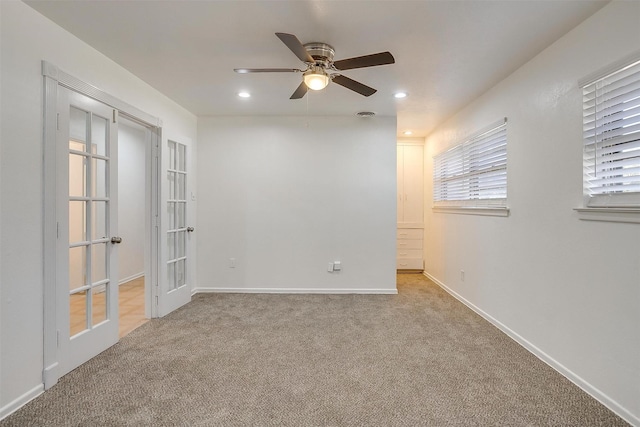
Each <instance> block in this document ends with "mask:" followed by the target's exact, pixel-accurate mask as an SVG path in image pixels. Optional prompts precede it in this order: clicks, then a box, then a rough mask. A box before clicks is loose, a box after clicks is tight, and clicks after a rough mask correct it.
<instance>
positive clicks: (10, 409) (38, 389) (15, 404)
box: [0, 384, 44, 420]
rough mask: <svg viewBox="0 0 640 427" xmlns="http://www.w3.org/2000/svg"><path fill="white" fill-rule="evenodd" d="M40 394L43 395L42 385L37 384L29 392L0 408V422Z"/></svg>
mask: <svg viewBox="0 0 640 427" xmlns="http://www.w3.org/2000/svg"><path fill="white" fill-rule="evenodd" d="M42 393H44V384H38V385H37V386H35V387H34V388H32V389H31V390H29V391H27V392H26V393H24V394H23V395H22V396H19V397H18V398H16V399H15V400H13V401H12V402H9V403H7V404H6V405H4V406H3V407H2V409H0V420H3V419H4V418H6V417H8V416H9V415H11V414H13V413H14V412H16V411H17V410H18V409H20V408H22V407H23V406H24V405H26V404H27V403H29V402H31V401H32V400H33V399H35V398H36V397H38V396H40V395H41V394H42Z"/></svg>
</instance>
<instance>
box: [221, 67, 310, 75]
mask: <svg viewBox="0 0 640 427" xmlns="http://www.w3.org/2000/svg"><path fill="white" fill-rule="evenodd" d="M233 71H235V72H236V73H238V74H247V73H301V72H302V70H298V69H297V68H234V69H233Z"/></svg>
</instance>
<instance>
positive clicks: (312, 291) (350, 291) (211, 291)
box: [191, 287, 398, 295]
mask: <svg viewBox="0 0 640 427" xmlns="http://www.w3.org/2000/svg"><path fill="white" fill-rule="evenodd" d="M216 293H221V294H373V295H378V294H379V295H397V294H398V290H397V289H354V288H347V289H345V288H330V289H319V288H220V287H211V288H203V287H197V288H194V289H193V290H192V291H191V295H195V294H216Z"/></svg>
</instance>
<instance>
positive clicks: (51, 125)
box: [42, 61, 162, 389]
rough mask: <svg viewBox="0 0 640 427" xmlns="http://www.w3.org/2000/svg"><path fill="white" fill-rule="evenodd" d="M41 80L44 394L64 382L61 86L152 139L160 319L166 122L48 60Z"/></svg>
mask: <svg viewBox="0 0 640 427" xmlns="http://www.w3.org/2000/svg"><path fill="white" fill-rule="evenodd" d="M42 76H43V79H44V117H43V123H44V131H43V140H44V147H43V150H44V151H43V154H44V176H43V189H44V193H43V200H44V213H43V214H44V218H43V221H44V230H43V231H44V241H43V252H44V253H43V255H44V269H43V274H44V278H43V279H44V280H43V283H44V289H43V296H44V299H43V335H44V342H43V344H44V345H43V348H44V354H43V383H44V387H45V389H49V388H50V387H52V386H53V385H55V384H56V382H57V381H58V379H59V378H60V370H59V369H58V365H59V363H58V362H59V355H58V339H59V336H58V329H59V328H58V327H57V325H56V300H57V298H56V277H57V272H56V266H57V261H56V242H57V234H58V224H57V216H56V206H57V203H58V200H57V197H56V193H57V192H56V176H57V171H56V133H57V128H58V116H57V98H58V95H57V94H58V86H59V85H60V86H64V87H66V88H68V89H71V90H73V91H76V92H78V93H80V94H82V95H85V96H88V97H90V98H93V99H95V100H97V101H99V102H101V103H103V104H106V105H108V106H110V107H112V108H114V109H115V110H117V111H118V114H119V115H122V116H125V117H126V118H127V119H129V120H132V121H135V122H137V123H139V124H141V125H143V126H145V127H147V128H148V129H149V130H150V132H149V138H150V140H151V144H150V145H151V147H150V148H149V150H150V152H148V154H149V155H147V165H146V166H147V171H150V174H151V179H150V180H149V182H148V183H147V188H146V191H145V192H146V193H147V196H146V206H147V209H146V211H147V213H146V215H147V217H148V218H150V219H151V220H150V221H146V222H147V226H146V228H147V231H146V233H145V234H146V236H147V242H148V243H147V244H150V245H151V250H150V251H149V252H150V253H149V258H150V259H149V260H148V262H147V260H145V270H146V271H145V275H146V276H147V277H148V279H147V280H145V287H146V289H145V295H147V296H148V298H147V301H146V302H145V314H146V315H147V316H150V317H157V316H158V308H157V300H158V288H159V286H158V285H159V282H158V281H159V279H160V277H159V274H158V271H159V270H158V268H159V255H160V251H159V245H160V242H161V240H160V239H159V233H160V231H159V225H160V221H159V213H160V188H161V186H160V176H161V175H160V170H159V169H160V164H161V163H160V156H161V151H162V150H160V141H161V139H162V121H161V120H160V119H158V118H156V117H154V116H151V115H149V114H147V113H145V112H144V111H141V110H139V109H137V108H136V107H134V106H132V105H129V104H127V103H125V102H123V101H121V100H119V99H117V98H115V97H113V96H111V95H109V94H108V93H106V92H103V91H101V90H100V89H98V88H96V87H94V86H92V85H90V84H87V83H85V82H83V81H81V80H79V79H77V78H75V77H73V76H71V75H69V74H67V73H65V72H64V71H62V70H60V69H58V67H57V66H55V65H53V64H51V63H50V62H47V61H42Z"/></svg>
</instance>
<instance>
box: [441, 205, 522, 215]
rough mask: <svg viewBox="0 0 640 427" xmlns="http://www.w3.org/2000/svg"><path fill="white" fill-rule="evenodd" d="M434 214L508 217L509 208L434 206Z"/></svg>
mask: <svg viewBox="0 0 640 427" xmlns="http://www.w3.org/2000/svg"><path fill="white" fill-rule="evenodd" d="M432 209H433V212H434V213H447V214H459V215H481V216H501V217H507V216H509V208H498V207H475V206H474V207H471V206H468V207H467V206H434V207H433V208H432Z"/></svg>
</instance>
